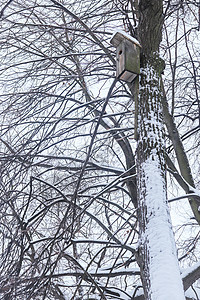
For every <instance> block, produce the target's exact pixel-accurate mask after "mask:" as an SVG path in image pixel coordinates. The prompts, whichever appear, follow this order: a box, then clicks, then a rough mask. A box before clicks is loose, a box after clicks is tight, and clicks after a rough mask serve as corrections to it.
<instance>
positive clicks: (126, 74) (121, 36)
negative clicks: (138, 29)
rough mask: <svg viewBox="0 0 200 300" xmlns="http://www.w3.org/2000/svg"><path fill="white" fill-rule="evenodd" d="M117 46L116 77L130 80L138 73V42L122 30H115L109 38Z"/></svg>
mask: <svg viewBox="0 0 200 300" xmlns="http://www.w3.org/2000/svg"><path fill="white" fill-rule="evenodd" d="M110 42H111V44H112V45H113V46H114V47H115V48H117V77H118V78H119V79H120V80H123V81H126V82H129V83H130V82H132V81H133V80H134V79H135V78H136V77H137V75H138V74H140V48H141V46H140V44H139V42H138V41H137V40H136V39H134V38H133V37H131V36H130V35H128V34H127V33H126V32H124V31H117V32H116V33H115V34H114V35H113V37H112V38H111V41H110Z"/></svg>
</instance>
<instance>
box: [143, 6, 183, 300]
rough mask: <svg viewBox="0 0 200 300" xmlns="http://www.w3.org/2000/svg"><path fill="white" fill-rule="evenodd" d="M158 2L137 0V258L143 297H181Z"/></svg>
mask: <svg viewBox="0 0 200 300" xmlns="http://www.w3.org/2000/svg"><path fill="white" fill-rule="evenodd" d="M162 5H163V3H162V1H161V0H157V1H155V0H152V1H150V0H141V1H140V3H139V12H140V21H139V28H138V34H139V40H140V43H141V45H142V56H141V75H140V88H139V91H140V92H139V99H138V145H137V173H138V179H137V180H138V207H139V209H138V217H139V227H140V243H139V249H138V262H139V265H140V269H141V276H142V281H143V286H144V294H145V299H148V300H150V299H153V300H154V299H156V300H165V299H166V300H169V299H173V300H181V299H185V296H184V290H183V284H182V280H181V276H180V271H179V266H178V260H177V254H176V247H175V242H174V237H173V231H172V226H171V220H170V215H169V211H168V206H167V197H166V179H165V161H164V129H163V117H162V105H161V97H162V95H161V72H162V68H163V67H162V60H161V59H160V58H159V55H158V52H159V44H160V41H161V29H162Z"/></svg>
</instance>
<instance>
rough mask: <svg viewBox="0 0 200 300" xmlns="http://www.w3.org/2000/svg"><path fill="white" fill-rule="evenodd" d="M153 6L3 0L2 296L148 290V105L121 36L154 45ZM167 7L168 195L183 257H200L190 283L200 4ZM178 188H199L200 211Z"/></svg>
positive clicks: (100, 295) (133, 294)
mask: <svg viewBox="0 0 200 300" xmlns="http://www.w3.org/2000/svg"><path fill="white" fill-rule="evenodd" d="M158 2H159V3H160V4H161V1H158ZM147 4H148V3H147V1H140V5H139V6H138V3H137V1H101V3H96V1H91V0H90V1H84V2H80V3H77V2H73V1H67V2H66V1H63V2H57V1H54V0H53V1H29V2H28V3H27V2H26V1H8V2H7V4H5V3H2V6H1V24H2V25H1V35H0V43H1V54H0V55H1V69H0V80H1V183H0V184H1V227H0V230H1V241H2V242H1V272H0V274H1V275H0V277H1V287H0V293H1V297H2V298H3V299H94V298H95V299H110V298H111V299H113V298H115V299H141V298H142V297H143V296H139V295H141V294H142V293H143V291H142V288H141V281H140V269H139V268H138V266H137V263H136V258H135V253H136V250H137V241H138V220H137V217H138V203H137V198H136V171H135V157H134V152H135V149H136V142H135V141H134V117H133V113H134V110H135V107H134V103H135V102H134V97H133V95H132V87H128V86H127V85H126V84H125V83H123V82H119V81H118V82H116V81H115V49H113V47H112V46H111V45H110V37H111V35H112V32H113V30H115V29H116V28H119V29H124V30H126V31H127V32H128V33H130V34H131V35H133V36H134V37H137V38H139V39H140V42H141V43H142V45H143V48H142V49H143V50H142V51H143V54H144V53H145V47H144V45H145V44H146V46H148V47H149V45H152V42H151V41H150V42H149V43H148V40H146V35H145V37H143V40H142V35H141V33H142V24H144V23H142V19H141V14H142V13H143V12H144V11H146V12H147V11H149V10H148V8H149V7H148V5H147ZM146 5H147V6H146ZM146 9H147V10H146ZM163 13H164V14H163V17H164V25H163V26H164V29H163V40H162V43H161V45H160V50H161V52H162V55H163V56H164V58H165V64H166V68H165V75H164V78H163V81H164V87H165V92H164V90H163V91H162V93H163V97H162V101H163V108H164V118H165V124H166V129H167V133H166V142H167V151H165V154H166V153H167V156H166V161H167V169H168V171H169V174H168V175H167V177H168V198H169V199H170V198H174V199H173V200H174V202H172V208H171V212H172V221H173V219H174V230H175V233H176V243H177V249H178V258H179V261H180V263H181V266H182V267H184V268H187V267H188V266H194V267H193V268H192V269H190V270H189V271H188V270H187V269H185V271H184V272H183V275H182V277H183V283H184V288H185V290H187V289H188V288H189V287H190V286H191V285H192V284H193V283H194V282H195V281H196V280H197V279H198V278H199V266H198V255H199V253H198V236H199V230H198V226H199V225H198V223H199V213H198V202H197V201H199V192H198V191H197V189H198V187H199V178H198V171H199V164H198V161H199V160H198V159H199V153H198V146H199V94H198V93H199V86H198V78H199V64H198V61H199V49H198V44H197V43H196V41H197V35H198V31H197V29H198V3H195V2H191V1H185V2H184V3H183V2H182V1H166V2H164V11H163ZM144 19H145V18H144ZM144 19H143V20H144ZM149 21H151V20H149ZM138 22H139V27H138ZM157 25H159V28H158V30H160V27H161V24H157ZM174 29H175V30H174ZM151 32H152V31H150V32H149V34H151ZM144 39H145V40H144ZM159 43H160V39H158V42H157V44H156V45H153V46H156V47H157V48H156V49H154V50H158V46H159ZM148 47H147V48H148ZM147 50H148V49H147ZM154 50H152V52H153V51H154ZM147 52H148V51H147ZM150 54H152V53H150ZM154 62H155V61H154ZM142 63H145V60H144V61H142ZM159 72H161V70H159ZM142 74H143V73H142ZM142 80H143V85H144V80H146V77H145V75H142V76H141V84H142ZM161 86H162V85H161ZM129 88H131V90H129ZM141 91H143V90H141ZM144 92H145V93H144V97H145V96H146V93H147V91H144ZM162 93H161V94H162ZM159 105H161V104H159ZM168 107H169V109H168ZM169 111H170V113H169ZM159 114H160V110H159ZM160 117H161V116H160V115H159V118H160ZM138 128H140V126H139V127H138ZM139 134H140V133H139ZM141 134H142V133H141ZM163 134H164V133H163ZM161 139H162V138H161ZM183 146H184V148H183ZM184 149H185V150H184ZM139 151H140V150H138V153H139ZM162 151H163V148H162ZM142 153H143V152H141V155H138V159H141V160H142V155H143V154H142ZM162 159H163V158H162ZM189 165H190V168H191V170H192V175H191V172H190V168H189ZM162 166H163V171H162V172H163V176H165V174H164V173H165V170H164V168H165V165H164V164H163V165H162ZM151 174H152V173H151ZM138 182H139V179H138ZM180 187H181V188H182V189H184V191H185V193H186V194H188V195H186V196H185V194H184V195H183V193H182V192H181V190H180ZM195 187H196V189H195ZM178 196H181V197H180V198H181V199H182V196H183V198H184V197H190V198H189V201H190V203H192V209H193V213H194V214H192V212H191V211H190V208H189V206H186V205H187V204H186V202H184V206H183V205H182V204H179V202H178ZM175 199H177V201H175ZM170 201H172V199H171V200H170ZM181 201H182V202H180V203H183V201H185V200H181ZM177 209H179V210H180V209H181V211H180V217H179V219H178V220H177V217H176V216H177ZM174 211H176V213H174ZM173 216H175V218H173ZM194 216H195V219H194ZM139 221H141V219H140V218H139ZM139 227H140V230H141V229H142V224H141V222H140V224H139ZM139 258H141V256H140V255H139ZM195 263H197V264H196V267H195ZM145 266H146V267H147V268H148V262H147V264H145ZM143 278H144V276H143ZM143 284H144V285H145V281H144V280H143ZM147 288H148V287H146V286H144V290H147ZM162 288H163V284H162ZM196 291H198V290H196ZM196 298H197V297H196Z"/></svg>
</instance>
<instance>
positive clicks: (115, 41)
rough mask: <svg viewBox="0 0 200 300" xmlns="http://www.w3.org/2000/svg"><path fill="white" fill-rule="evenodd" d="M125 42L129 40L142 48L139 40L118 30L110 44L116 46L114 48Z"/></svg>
mask: <svg viewBox="0 0 200 300" xmlns="http://www.w3.org/2000/svg"><path fill="white" fill-rule="evenodd" d="M123 40H129V41H130V42H132V43H133V44H136V45H138V46H139V47H141V45H140V43H139V42H138V40H136V39H135V38H134V37H132V36H130V35H129V34H128V33H126V32H125V31H123V30H117V31H115V32H114V33H113V35H112V37H111V40H110V43H111V44H112V45H113V46H114V47H116V48H117V47H118V46H119V44H120V43H121V42H122V41H123Z"/></svg>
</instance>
